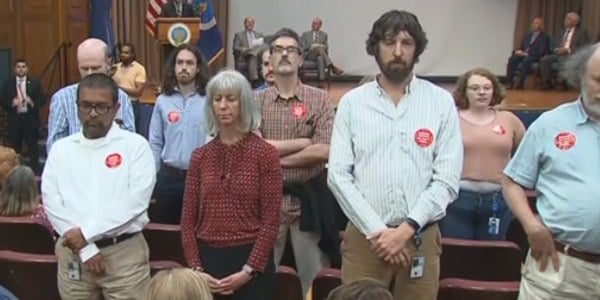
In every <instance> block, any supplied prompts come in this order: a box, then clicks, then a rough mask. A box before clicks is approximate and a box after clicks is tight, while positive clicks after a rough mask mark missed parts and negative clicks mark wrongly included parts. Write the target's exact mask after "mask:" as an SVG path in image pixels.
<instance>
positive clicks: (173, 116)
mask: <svg viewBox="0 0 600 300" xmlns="http://www.w3.org/2000/svg"><path fill="white" fill-rule="evenodd" d="M167 120H168V121H169V123H177V121H179V112H176V111H172V112H170V113H169V114H167Z"/></svg>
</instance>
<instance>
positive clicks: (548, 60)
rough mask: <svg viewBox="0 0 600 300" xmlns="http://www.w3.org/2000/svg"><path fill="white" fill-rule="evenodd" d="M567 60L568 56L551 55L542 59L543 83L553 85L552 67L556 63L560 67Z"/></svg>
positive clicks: (541, 73)
mask: <svg viewBox="0 0 600 300" xmlns="http://www.w3.org/2000/svg"><path fill="white" fill-rule="evenodd" d="M566 58H567V56H566V55H558V54H550V55H546V56H544V57H542V59H540V76H542V82H543V83H544V84H551V83H552V79H553V78H552V65H553V64H554V63H558V64H559V65H560V64H562V63H563V62H564V61H565V59H566Z"/></svg>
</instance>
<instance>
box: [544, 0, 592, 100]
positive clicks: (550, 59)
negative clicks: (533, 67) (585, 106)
mask: <svg viewBox="0 0 600 300" xmlns="http://www.w3.org/2000/svg"><path fill="white" fill-rule="evenodd" d="M564 25H565V29H564V30H561V31H559V32H558V35H557V36H556V37H554V39H553V40H552V45H551V47H550V54H548V55H546V56H544V57H542V59H540V75H541V77H542V84H543V85H542V89H544V90H548V89H551V88H552V87H553V86H552V64H554V63H559V64H562V62H564V61H565V59H566V58H567V57H569V55H570V54H571V53H573V52H575V51H577V49H579V48H581V47H582V46H584V45H586V44H587V43H588V42H589V37H588V33H587V31H586V30H585V29H584V28H581V27H579V15H578V14H577V13H576V12H570V13H568V14H567V15H566V16H565V21H564ZM559 83H560V86H559V87H560V88H561V89H563V90H564V89H566V88H567V85H566V83H565V81H564V80H559Z"/></svg>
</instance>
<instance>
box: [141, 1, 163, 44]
mask: <svg viewBox="0 0 600 300" xmlns="http://www.w3.org/2000/svg"><path fill="white" fill-rule="evenodd" d="M167 1H168V0H148V8H147V9H146V29H147V30H148V32H150V34H152V35H154V34H155V33H156V18H158V16H159V15H160V11H161V10H162V7H163V5H164V4H165V3H167Z"/></svg>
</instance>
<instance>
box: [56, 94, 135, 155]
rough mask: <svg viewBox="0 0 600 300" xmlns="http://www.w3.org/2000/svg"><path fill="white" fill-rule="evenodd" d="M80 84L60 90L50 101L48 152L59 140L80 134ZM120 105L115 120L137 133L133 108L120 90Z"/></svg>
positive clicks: (123, 127)
mask: <svg viewBox="0 0 600 300" xmlns="http://www.w3.org/2000/svg"><path fill="white" fill-rule="evenodd" d="M78 86H79V83H75V84H72V85H69V86H66V87H64V88H62V89H60V90H58V91H57V92H56V93H54V95H52V99H51V101H50V114H49V115H48V140H47V141H46V152H47V153H50V148H51V147H52V144H54V143H55V142H56V141H58V140H59V139H62V138H64V137H67V136H70V135H72V134H74V133H77V132H79V130H80V129H81V123H80V122H79V118H78V117H77V104H76V101H77V87H78ZM119 103H120V104H121V107H120V108H119V111H117V115H116V116H115V119H120V120H121V121H123V125H122V126H121V128H122V129H125V130H129V131H131V132H135V122H134V117H133V107H132V106H131V100H129V96H127V94H126V93H125V92H124V91H122V90H121V89H119Z"/></svg>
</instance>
